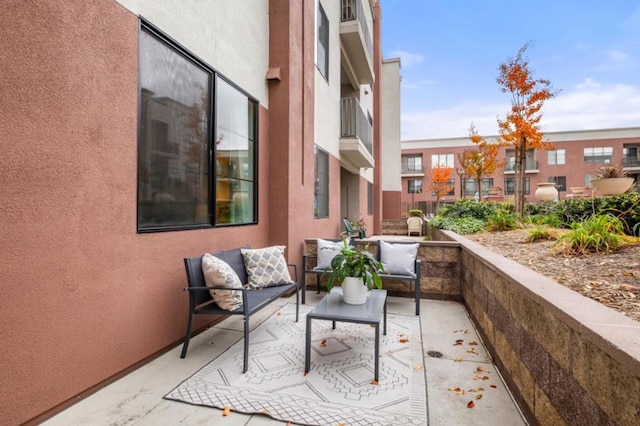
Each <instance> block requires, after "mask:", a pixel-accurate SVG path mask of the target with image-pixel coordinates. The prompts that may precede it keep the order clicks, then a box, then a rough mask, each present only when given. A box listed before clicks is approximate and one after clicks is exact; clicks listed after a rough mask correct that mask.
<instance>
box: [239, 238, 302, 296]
mask: <svg viewBox="0 0 640 426" xmlns="http://www.w3.org/2000/svg"><path fill="white" fill-rule="evenodd" d="M284 249H285V246H273V247H266V248H263V249H241V252H242V259H243V260H244V266H245V268H246V269H247V277H248V280H249V285H250V286H251V287H253V288H264V287H272V286H277V285H282V284H290V283H291V282H292V281H291V275H289V269H288V267H287V261H286V260H285V258H284Z"/></svg>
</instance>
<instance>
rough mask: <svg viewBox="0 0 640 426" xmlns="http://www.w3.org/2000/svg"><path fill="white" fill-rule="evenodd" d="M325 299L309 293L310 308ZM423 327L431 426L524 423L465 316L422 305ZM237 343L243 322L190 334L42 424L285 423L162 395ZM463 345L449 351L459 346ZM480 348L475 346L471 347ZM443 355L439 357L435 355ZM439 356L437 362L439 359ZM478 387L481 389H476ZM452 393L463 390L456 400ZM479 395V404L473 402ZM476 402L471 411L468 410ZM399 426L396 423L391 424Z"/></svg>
mask: <svg viewBox="0 0 640 426" xmlns="http://www.w3.org/2000/svg"><path fill="white" fill-rule="evenodd" d="M322 296H323V293H321V294H320V295H317V294H316V293H315V292H314V291H308V292H307V304H310V305H313V304H315V303H317V302H318V301H319V300H320V298H321V297H322ZM285 303H295V299H294V298H293V297H289V298H281V299H279V300H278V301H276V302H274V303H272V304H271V306H269V307H267V308H265V309H264V310H263V311H261V312H259V313H258V314H256V315H254V316H253V317H252V327H256V326H257V325H259V324H260V323H262V322H263V321H265V320H266V319H267V318H268V317H269V316H270V315H271V314H273V313H274V312H275V311H277V310H278V309H279V308H280V307H281V306H282V305H283V304H285ZM420 309H421V316H420V319H421V327H422V344H423V352H424V361H425V369H426V377H427V380H426V383H427V398H428V401H427V405H428V412H429V423H428V424H429V425H432V426H436V425H480V424H486V425H489V424H490V425H500V426H504V425H509V426H510V425H514V426H515V425H526V424H528V423H527V422H526V420H525V419H524V418H523V417H522V415H521V413H520V411H519V409H518V407H517V405H516V404H515V402H514V401H513V399H512V397H511V394H510V393H509V391H508V389H507V388H506V386H505V384H504V383H503V381H502V380H501V377H500V375H499V374H498V372H497V370H496V368H495V366H494V365H493V363H492V360H491V359H490V357H489V355H488V354H487V352H486V349H485V347H484V346H483V343H482V341H481V340H480V338H479V336H478V334H477V333H476V330H475V329H474V328H473V325H472V323H471V321H470V319H469V317H468V315H467V311H466V309H465V307H464V305H462V304H460V303H457V302H448V301H436V300H422V301H421V307H420ZM388 310H389V312H393V313H398V314H404V315H412V314H413V313H414V312H415V311H414V303H413V300H411V299H406V298H398V297H390V298H389V299H388ZM240 339H242V319H241V318H240V317H239V316H233V317H229V318H227V319H225V320H224V321H222V322H220V323H219V324H217V325H215V326H213V327H211V328H210V329H208V330H206V331H204V332H202V333H200V334H199V335H197V336H195V337H194V338H193V339H192V340H191V343H190V345H189V352H188V353H187V357H186V358H185V359H181V358H180V350H181V346H180V347H176V348H174V349H172V350H170V351H169V352H167V353H165V354H164V355H162V356H160V357H158V358H156V359H155V360H153V361H151V362H149V363H148V364H145V365H144V366H143V367H141V368H139V369H137V370H135V371H134V372H132V373H131V374H129V375H127V376H125V377H123V378H122V379H120V380H118V381H116V382H114V383H112V384H111V385H109V386H107V387H105V388H103V389H101V390H100V391H98V392H96V393H94V394H93V395H91V396H89V397H87V398H86V399H84V400H82V401H80V402H78V403H77V404H75V405H73V406H72V407H70V408H68V409H67V410H65V411H63V412H61V413H59V414H57V415H56V416H55V417H52V418H50V419H49V420H47V421H45V422H44V423H43V424H44V425H47V426H57V425H64V426H69V425H178V424H184V425H227V426H239V425H247V426H263V425H276V424H284V423H283V422H280V421H276V420H273V419H271V418H269V417H267V416H265V415H261V414H260V415H258V414H256V415H246V414H240V413H234V412H231V414H230V415H229V416H226V417H223V416H222V411H221V410H218V409H214V408H209V407H198V406H193V405H189V404H185V403H181V402H175V401H168V400H164V399H163V398H162V397H163V396H164V395H165V394H167V393H168V392H169V391H171V390H172V389H173V388H174V387H176V386H177V385H178V384H180V383H181V382H182V381H183V380H185V379H186V378H188V377H189V376H191V375H192V374H193V373H195V372H196V371H198V370H199V369H200V368H202V367H203V366H204V365H205V364H207V363H208V362H209V361H211V360H212V359H214V358H215V357H217V356H218V355H220V354H221V353H222V352H224V351H225V350H226V349H227V348H229V347H230V346H231V345H233V344H234V343H235V342H237V341H238V340H240ZM458 339H460V340H462V341H463V342H462V344H459V345H454V344H455V343H456V340H458ZM472 342H477V343H478V344H477V345H473V344H471V345H470V344H469V343H472ZM438 353H439V354H441V355H439V354H438ZM438 356H440V357H438ZM484 377H487V378H486V379H484V380H482V379H483V378H484ZM480 387H482V388H483V390H482V391H475V392H474V391H473V389H476V390H477V389H478V388H480ZM450 388H460V389H461V390H463V391H464V394H462V395H458V394H457V393H456V392H455V391H452V390H449V389H450ZM478 394H482V398H481V399H475V398H476V396H477V395H478ZM470 401H474V404H475V407H474V408H467V404H468V403H469V402H470ZM394 426H396V425H394Z"/></svg>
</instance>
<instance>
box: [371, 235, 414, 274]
mask: <svg viewBox="0 0 640 426" xmlns="http://www.w3.org/2000/svg"><path fill="white" fill-rule="evenodd" d="M418 247H420V244H419V243H415V244H393V243H388V242H386V241H380V261H381V262H382V265H383V266H384V270H385V271H386V272H387V273H388V274H397V275H415V262H416V257H417V256H418Z"/></svg>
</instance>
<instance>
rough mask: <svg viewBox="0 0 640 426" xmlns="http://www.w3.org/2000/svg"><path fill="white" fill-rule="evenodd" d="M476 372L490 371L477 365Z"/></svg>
mask: <svg viewBox="0 0 640 426" xmlns="http://www.w3.org/2000/svg"><path fill="white" fill-rule="evenodd" d="M476 373H488V371H487V370H485V369H484V368H482V367H476Z"/></svg>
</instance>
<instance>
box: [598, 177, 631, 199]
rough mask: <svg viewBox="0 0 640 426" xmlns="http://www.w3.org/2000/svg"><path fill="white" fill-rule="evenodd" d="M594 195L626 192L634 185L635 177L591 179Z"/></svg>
mask: <svg viewBox="0 0 640 426" xmlns="http://www.w3.org/2000/svg"><path fill="white" fill-rule="evenodd" d="M591 186H592V187H593V195H596V196H597V195H618V194H624V193H625V192H627V191H628V190H629V188H631V187H632V186H633V178H631V177H621V178H605V179H596V180H592V181H591Z"/></svg>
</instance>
